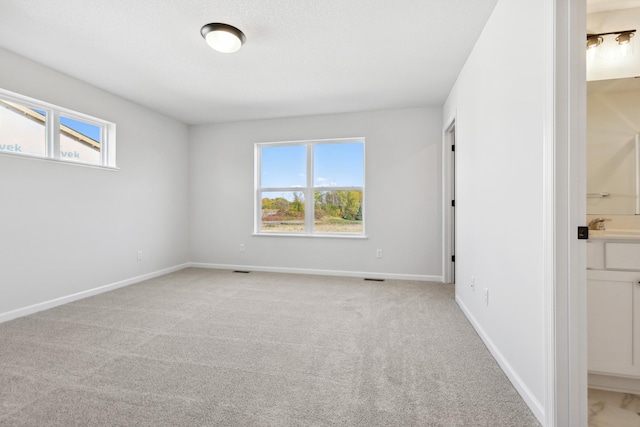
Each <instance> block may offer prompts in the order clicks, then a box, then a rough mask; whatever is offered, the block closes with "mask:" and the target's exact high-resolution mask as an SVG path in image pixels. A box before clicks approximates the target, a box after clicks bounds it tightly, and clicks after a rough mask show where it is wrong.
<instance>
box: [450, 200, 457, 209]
mask: <svg viewBox="0 0 640 427" xmlns="http://www.w3.org/2000/svg"><path fill="white" fill-rule="evenodd" d="M451 207H454V208H455V207H456V201H455V200H452V201H451Z"/></svg>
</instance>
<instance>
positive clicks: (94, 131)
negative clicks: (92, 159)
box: [32, 108, 101, 142]
mask: <svg viewBox="0 0 640 427" xmlns="http://www.w3.org/2000/svg"><path fill="white" fill-rule="evenodd" d="M32 110H33V111H35V112H37V113H40V114H42V115H43V116H46V115H47V113H46V112H45V111H44V110H39V109H37V108H32ZM60 124H62V125H65V126H67V127H69V128H71V129H73V130H75V131H76V132H79V133H81V134H83V135H84V136H88V137H89V138H91V139H93V140H94V141H98V142H100V130H101V129H100V126H96V125H91V124H89V123H85V122H81V121H79V120H74V119H70V118H68V117H64V116H60Z"/></svg>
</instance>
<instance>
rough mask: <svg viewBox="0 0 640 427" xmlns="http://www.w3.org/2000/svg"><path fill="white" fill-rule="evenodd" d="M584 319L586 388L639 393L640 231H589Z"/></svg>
mask: <svg viewBox="0 0 640 427" xmlns="http://www.w3.org/2000/svg"><path fill="white" fill-rule="evenodd" d="M587 319H588V324H587V331H588V332H587V338H588V354H587V360H588V370H589V374H590V375H589V383H590V385H595V386H598V385H599V386H601V387H604V388H610V389H618V390H620V391H631V392H640V232H638V231H637V230H607V231H590V236H589V240H588V242H587ZM603 382H604V383H605V384H602V383H603Z"/></svg>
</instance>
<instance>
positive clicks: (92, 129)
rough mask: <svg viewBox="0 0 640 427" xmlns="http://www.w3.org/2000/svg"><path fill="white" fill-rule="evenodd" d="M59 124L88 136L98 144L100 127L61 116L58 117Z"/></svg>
mask: <svg viewBox="0 0 640 427" xmlns="http://www.w3.org/2000/svg"><path fill="white" fill-rule="evenodd" d="M60 124H61V125H65V126H67V127H70V128H71V129H73V130H75V131H76V132H80V133H81V134H83V135H84V136H88V137H89V138H91V139H93V140H94V141H98V142H100V126H96V125H91V124H89V123H85V122H81V121H79V120H74V119H70V118H68V117H62V116H60Z"/></svg>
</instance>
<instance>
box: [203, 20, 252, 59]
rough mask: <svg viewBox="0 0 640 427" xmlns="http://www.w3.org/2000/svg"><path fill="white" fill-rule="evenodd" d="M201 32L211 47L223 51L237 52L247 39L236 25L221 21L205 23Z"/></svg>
mask: <svg viewBox="0 0 640 427" xmlns="http://www.w3.org/2000/svg"><path fill="white" fill-rule="evenodd" d="M200 34H202V37H204V39H205V40H206V41H207V44H208V45H209V47H211V48H212V49H214V50H217V51H218V52H222V53H232V52H236V51H237V50H239V49H240V48H241V47H242V45H243V44H244V42H245V40H246V39H247V38H246V37H245V36H244V33H243V32H242V31H240V30H239V29H237V28H236V27H232V26H231V25H227V24H221V23H213V24H207V25H205V26H204V27H202V28H201V29H200Z"/></svg>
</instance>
